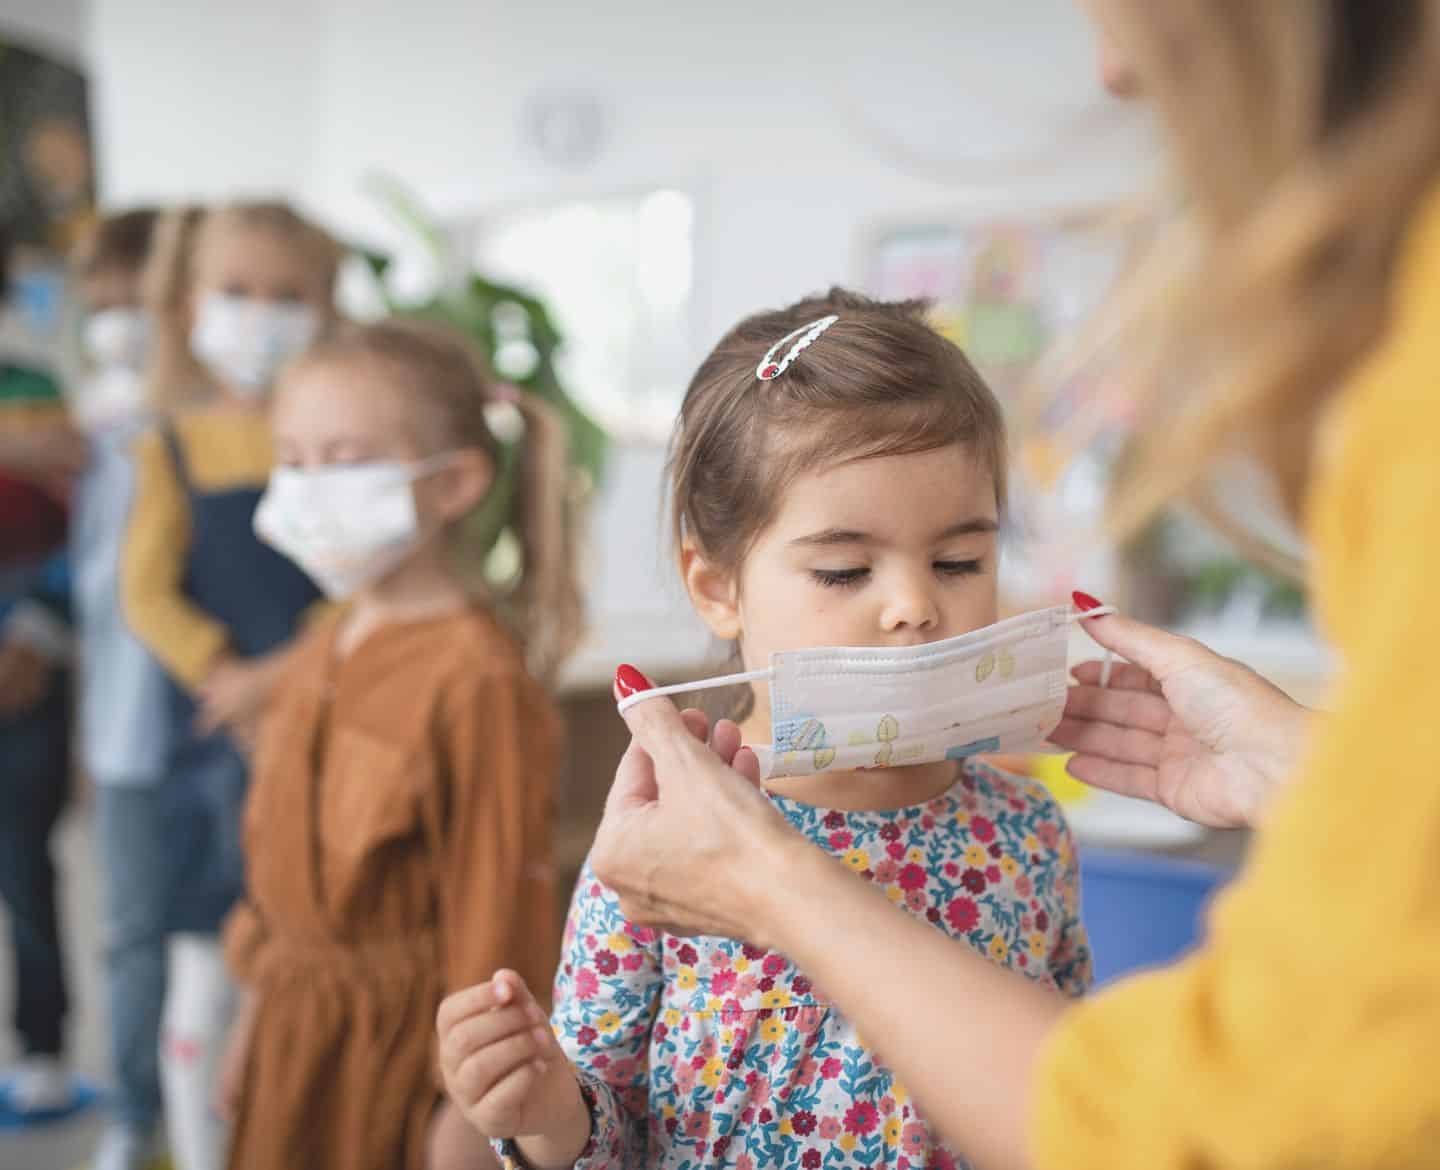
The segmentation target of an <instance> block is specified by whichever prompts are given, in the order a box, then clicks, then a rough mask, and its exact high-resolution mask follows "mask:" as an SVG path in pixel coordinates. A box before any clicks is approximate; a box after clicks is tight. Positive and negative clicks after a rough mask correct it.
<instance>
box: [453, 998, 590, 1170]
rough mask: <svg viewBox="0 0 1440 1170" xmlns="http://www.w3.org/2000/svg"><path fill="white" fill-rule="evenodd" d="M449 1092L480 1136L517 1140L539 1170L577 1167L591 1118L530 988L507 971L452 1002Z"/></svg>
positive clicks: (573, 1072) (569, 1067) (577, 1083)
mask: <svg viewBox="0 0 1440 1170" xmlns="http://www.w3.org/2000/svg"><path fill="white" fill-rule="evenodd" d="M436 1028H437V1030H438V1032H439V1035H440V1068H441V1071H442V1073H443V1074H444V1077H445V1089H446V1092H447V1093H448V1094H449V1096H450V1100H451V1101H453V1102H454V1104H455V1106H456V1108H458V1109H459V1110H460V1111H461V1112H462V1113H463V1114H464V1115H465V1117H466V1119H467V1120H468V1121H469V1122H470V1124H471V1125H473V1126H474V1127H475V1128H476V1129H477V1130H479V1131H480V1132H481V1133H482V1134H484V1135H485V1136H486V1137H489V1138H496V1139H504V1138H514V1139H516V1140H517V1141H518V1142H519V1144H520V1146H521V1149H522V1151H523V1152H524V1154H525V1158H526V1160H527V1161H528V1162H529V1163H530V1164H531V1165H533V1166H535V1167H536V1168H537V1170H545V1168H546V1167H548V1166H552V1165H553V1166H570V1165H572V1164H573V1163H574V1162H575V1161H576V1159H578V1158H579V1157H580V1155H581V1154H582V1153H583V1152H584V1149H585V1145H586V1143H587V1142H588V1141H589V1140H590V1111H589V1108H588V1107H587V1106H586V1104H585V1101H584V1098H583V1097H581V1095H580V1086H579V1082H578V1081H577V1080H576V1077H575V1070H574V1068H573V1066H572V1065H571V1064H570V1060H569V1058H568V1057H567V1056H566V1055H565V1052H564V1050H563V1049H561V1047H560V1045H559V1043H558V1042H557V1041H556V1039H555V1035H554V1033H553V1032H551V1030H550V1025H549V1022H548V1021H547V1020H546V1018H545V1013H544V1011H542V1010H541V1008H540V1005H539V1004H538V1003H536V1002H535V997H534V996H533V995H531V993H530V989H529V988H528V987H526V985H525V981H524V980H523V979H521V978H520V976H519V975H517V974H515V972H513V971H499V972H497V973H496V975H495V978H494V979H492V980H491V981H490V982H489V983H482V984H480V985H479V986H477V987H470V988H467V989H466V990H464V991H460V992H456V993H455V994H454V995H452V996H449V997H448V998H447V999H446V1000H445V1001H444V1002H443V1003H442V1004H441V1005H440V1011H439V1014H438V1016H437V1019H436Z"/></svg>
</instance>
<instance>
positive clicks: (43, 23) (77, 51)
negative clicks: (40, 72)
mask: <svg viewBox="0 0 1440 1170" xmlns="http://www.w3.org/2000/svg"><path fill="white" fill-rule="evenodd" d="M88 7H89V6H88V5H87V4H86V2H85V0H5V2H4V3H3V4H0V37H3V38H5V39H6V40H13V41H15V42H16V43H17V44H20V45H24V46H25V47H27V48H33V49H37V50H43V51H44V52H46V53H49V54H50V55H52V56H54V57H56V58H58V59H59V60H62V61H81V60H83V59H84V57H85V52H86V49H87V48H88V45H89V36H88V31H87V16H88V13H87V11H86V10H87V8H88Z"/></svg>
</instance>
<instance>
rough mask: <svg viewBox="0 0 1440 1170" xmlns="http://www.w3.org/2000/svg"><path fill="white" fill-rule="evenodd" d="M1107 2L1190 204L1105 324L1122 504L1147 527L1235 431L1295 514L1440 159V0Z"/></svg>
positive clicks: (1119, 514)
mask: <svg viewBox="0 0 1440 1170" xmlns="http://www.w3.org/2000/svg"><path fill="white" fill-rule="evenodd" d="M1102 12H1103V14H1104V16H1105V17H1106V18H1107V20H1106V23H1107V26H1108V30H1107V31H1108V32H1109V34H1110V35H1111V36H1112V37H1113V39H1114V40H1115V43H1116V45H1117V47H1118V48H1119V49H1120V50H1121V52H1122V53H1123V54H1124V55H1125V56H1126V57H1127V58H1128V60H1129V62H1130V64H1131V65H1132V66H1133V68H1134V69H1135V72H1136V74H1137V76H1138V78H1139V80H1140V84H1141V86H1142V87H1143V89H1144V91H1145V93H1146V95H1147V96H1148V97H1149V98H1150V99H1151V101H1152V102H1153V103H1154V105H1155V106H1156V108H1157V110H1158V112H1159V114H1160V117H1161V119H1162V121H1163V122H1164V124H1165V125H1166V127H1167V129H1168V131H1169V138H1170V141H1171V145H1172V148H1173V152H1172V153H1173V156H1174V160H1175V163H1176V166H1177V169H1178V171H1179V179H1180V182H1181V186H1182V189H1183V192H1184V196H1185V199H1186V209H1187V215H1186V216H1185V218H1184V219H1183V220H1182V221H1181V222H1178V223H1177V224H1175V225H1174V227H1173V229H1172V230H1169V231H1166V232H1164V233H1162V234H1161V235H1160V237H1159V238H1158V239H1157V240H1156V241H1155V243H1154V245H1153V246H1152V247H1151V248H1150V249H1149V251H1148V256H1147V259H1145V260H1144V261H1143V262H1142V263H1140V264H1139V265H1138V266H1137V268H1136V272H1135V274H1134V276H1133V278H1132V280H1131V281H1130V282H1129V283H1128V285H1127V286H1125V287H1124V288H1122V291H1121V292H1120V294H1119V295H1118V296H1117V297H1116V300H1115V303H1114V305H1113V306H1112V309H1111V316H1110V320H1109V326H1110V327H1109V328H1105V327H1104V326H1103V325H1102V326H1101V328H1100V329H1098V330H1097V338H1100V337H1103V338H1104V344H1105V345H1106V346H1107V348H1108V347H1109V346H1112V345H1113V347H1114V348H1115V351H1116V352H1118V353H1120V354H1122V355H1123V360H1124V361H1125V362H1126V364H1127V365H1128V366H1130V367H1131V369H1132V373H1133V382H1132V385H1133V392H1134V395H1135V397H1136V400H1137V403H1138V405H1139V407H1140V418H1139V434H1140V436H1141V437H1140V438H1139V440H1138V441H1137V443H1136V445H1135V449H1134V451H1133V452H1132V458H1130V459H1128V460H1127V461H1126V466H1125V469H1124V471H1123V472H1122V475H1121V478H1120V481H1119V483H1118V484H1117V485H1116V490H1115V493H1114V496H1113V499H1114V504H1115V507H1114V518H1115V521H1116V523H1117V526H1118V527H1119V528H1120V529H1121V530H1122V531H1133V530H1134V529H1135V527H1136V526H1137V525H1138V524H1139V523H1141V522H1143V520H1144V519H1146V518H1147V517H1148V516H1149V515H1150V514H1151V513H1152V512H1153V511H1154V509H1155V508H1156V507H1157V506H1158V505H1159V504H1161V503H1163V502H1164V501H1165V500H1166V499H1168V498H1171V497H1173V496H1175V495H1177V494H1179V493H1182V492H1184V491H1187V490H1189V489H1192V488H1193V487H1194V486H1195V485H1196V483H1197V482H1198V480H1199V478H1200V476H1201V475H1202V474H1203V472H1204V471H1205V469H1206V467H1207V464H1208V463H1209V461H1210V459H1211V457H1212V456H1214V455H1215V454H1216V453H1217V452H1218V451H1219V450H1221V449H1223V448H1227V447H1232V446H1234V444H1235V436H1244V438H1245V440H1246V446H1249V447H1251V448H1252V449H1253V451H1254V452H1255V453H1257V454H1259V455H1260V456H1261V457H1262V458H1263V460H1264V461H1265V462H1266V463H1267V464H1268V465H1269V466H1270V467H1271V468H1272V470H1273V471H1274V472H1275V474H1276V476H1277V478H1278V480H1279V483H1280V485H1281V487H1282V490H1283V493H1284V496H1285V499H1286V501H1287V503H1288V504H1289V506H1290V508H1291V510H1292V512H1297V513H1298V512H1299V511H1300V510H1301V505H1302V501H1303V497H1304V494H1305V491H1306V488H1307V485H1308V482H1309V478H1310V457H1311V452H1312V448H1313V445H1314V434H1315V430H1316V427H1317V425H1318V423H1319V421H1320V419H1321V416H1322V414H1323V411H1324V408H1325V406H1326V404H1327V402H1328V401H1329V399H1330V398H1331V396H1332V395H1333V394H1334V392H1335V391H1336V389H1337V388H1339V387H1340V386H1341V385H1342V384H1343V382H1344V379H1345V377H1346V375H1347V373H1348V372H1349V371H1350V370H1351V369H1352V368H1353V367H1354V366H1355V364H1356V363H1357V362H1358V361H1359V360H1360V359H1361V358H1362V357H1364V355H1365V354H1366V353H1368V352H1369V351H1370V350H1371V349H1373V348H1374V346H1375V345H1376V344H1377V343H1378V342H1379V341H1380V339H1381V336H1382V334H1383V332H1384V330H1385V328H1386V325H1387V323H1388V320H1389V314H1390V307H1391V290H1392V284H1393V276H1394V270H1395V264H1396V257H1397V254H1398V252H1399V250H1400V248H1401V245H1402V244H1403V242H1404V239H1405V237H1406V234H1407V232H1408V230H1409V228H1410V226H1411V224H1412V223H1413V221H1414V219H1415V216H1416V212H1417V210H1418V208H1419V206H1420V204H1421V201H1422V200H1423V199H1424V198H1425V197H1426V195H1427V194H1428V193H1430V192H1431V191H1432V190H1433V189H1434V188H1435V184H1436V181H1437V178H1440V116H1437V111H1440V5H1437V4H1435V3H1433V2H1431V0H1263V2H1259V0H1165V2H1164V3H1155V2H1154V0H1107V2H1106V3H1105V4H1104V5H1103V6H1102Z"/></svg>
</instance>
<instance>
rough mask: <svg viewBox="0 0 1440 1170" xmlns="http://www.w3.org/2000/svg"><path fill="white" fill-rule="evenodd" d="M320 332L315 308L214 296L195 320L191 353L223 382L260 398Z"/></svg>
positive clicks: (214, 294) (244, 298) (217, 294)
mask: <svg viewBox="0 0 1440 1170" xmlns="http://www.w3.org/2000/svg"><path fill="white" fill-rule="evenodd" d="M319 331H320V318H319V315H318V314H317V313H316V312H315V310H314V309H312V308H311V307H310V306H309V305H299V304H277V303H273V302H270V301H257V300H250V299H248V298H246V297H231V296H226V295H224V294H223V293H212V294H211V295H210V296H207V297H206V298H205V299H204V300H203V301H201V302H200V309H199V312H197V313H196V314H195V326H194V328H193V329H191V331H190V349H191V352H193V353H194V354H195V357H196V358H197V359H199V360H200V361H201V362H203V363H204V364H205V365H206V366H207V367H208V368H209V369H210V371H211V372H212V373H213V374H215V375H216V376H217V377H219V378H221V379H223V380H224V381H225V382H226V383H227V384H229V385H230V386H233V387H234V388H235V389H237V390H239V391H240V392H242V393H245V394H250V395H254V396H256V397H258V396H259V395H261V394H263V393H265V391H266V390H268V389H269V388H270V383H271V382H273V381H274V380H275V375H276V374H278V373H279V372H280V368H281V367H282V366H283V365H284V364H285V363H286V362H287V361H289V360H290V359H291V358H293V357H295V356H297V355H298V354H300V353H301V352H303V351H304V350H305V349H306V348H308V347H309V345H310V343H311V342H312V341H314V340H315V335H316V334H317V333H319Z"/></svg>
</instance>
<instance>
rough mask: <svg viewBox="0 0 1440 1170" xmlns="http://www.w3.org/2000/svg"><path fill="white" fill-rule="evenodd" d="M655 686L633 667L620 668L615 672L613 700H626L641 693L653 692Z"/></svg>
mask: <svg viewBox="0 0 1440 1170" xmlns="http://www.w3.org/2000/svg"><path fill="white" fill-rule="evenodd" d="M654 689H655V684H654V683H652V682H651V681H650V680H649V679H648V678H646V677H645V676H644V675H643V674H641V673H640V672H639V671H638V670H636V669H635V668H634V667H633V666H628V665H626V666H621V667H620V668H619V669H618V670H616V671H615V700H616V702H619V701H620V700H621V699H628V698H629V697H630V696H631V695H638V694H640V692H641V691H653V690H654Z"/></svg>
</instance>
